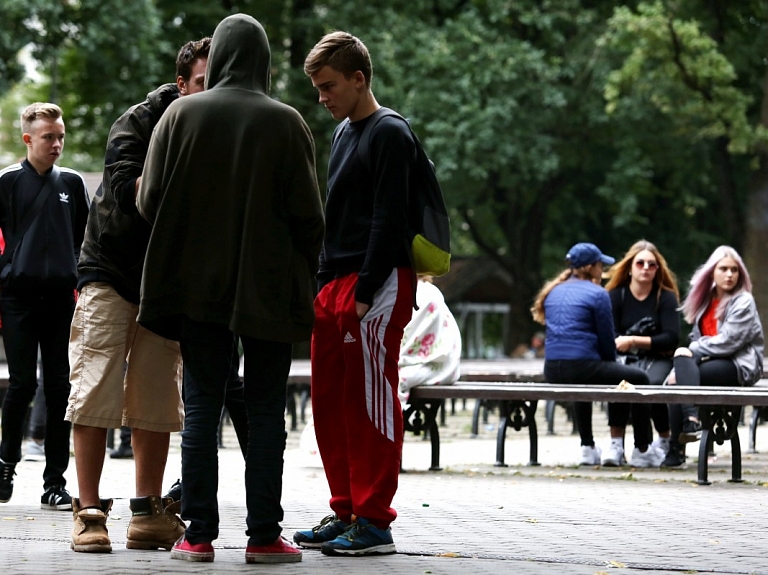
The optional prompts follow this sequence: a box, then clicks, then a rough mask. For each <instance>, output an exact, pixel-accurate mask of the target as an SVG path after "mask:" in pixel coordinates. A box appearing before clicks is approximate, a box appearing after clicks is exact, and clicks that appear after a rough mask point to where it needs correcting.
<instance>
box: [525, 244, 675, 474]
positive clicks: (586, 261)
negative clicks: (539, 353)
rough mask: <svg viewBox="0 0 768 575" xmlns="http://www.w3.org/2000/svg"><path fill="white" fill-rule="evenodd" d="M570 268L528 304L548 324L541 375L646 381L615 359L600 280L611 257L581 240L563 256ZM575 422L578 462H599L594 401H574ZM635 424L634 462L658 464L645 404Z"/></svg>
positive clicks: (607, 305) (612, 381)
mask: <svg viewBox="0 0 768 575" xmlns="http://www.w3.org/2000/svg"><path fill="white" fill-rule="evenodd" d="M566 260H567V262H568V268H567V269H566V270H564V271H563V272H561V273H560V274H559V275H558V276H556V277H555V278H554V279H552V280H550V281H549V282H547V283H546V284H545V285H544V287H543V288H542V289H541V291H540V292H539V294H538V295H537V296H536V301H535V302H534V304H533V307H532V308H531V313H532V314H533V319H534V320H536V321H537V322H539V323H541V324H544V325H546V327H547V332H546V341H545V346H544V377H545V378H546V380H547V381H549V382H551V383H572V384H580V383H592V384H603V385H614V386H615V385H618V384H619V383H620V382H621V381H622V380H626V381H628V382H629V383H631V384H633V385H648V375H647V374H646V373H645V372H644V371H643V370H641V369H637V368H636V367H632V366H628V365H622V364H621V363H618V362H617V361H616V344H615V342H614V338H615V335H614V332H613V317H612V313H611V302H610V299H609V297H608V293H607V292H606V291H605V289H603V287H602V286H601V285H600V280H601V278H602V275H603V265H604V264H605V265H611V264H613V263H614V262H615V260H614V259H613V258H612V257H610V256H606V255H603V254H602V253H601V252H600V250H599V249H598V248H597V246H595V245H594V244H588V243H579V244H576V245H575V246H573V247H572V248H571V249H570V251H569V252H568V255H567V256H566ZM574 407H575V409H574V414H575V419H576V426H577V427H578V429H579V435H580V436H581V459H580V460H579V465H600V462H601V459H600V455H601V453H602V452H601V450H600V448H599V447H597V446H596V445H595V441H594V437H593V436H592V403H590V402H575V404H574ZM644 413H645V419H644V420H643V416H642V414H639V415H638V418H639V420H638V421H637V422H636V423H637V427H636V428H635V451H634V452H633V454H632V459H633V461H632V463H633V465H636V466H637V467H650V466H652V465H655V466H658V465H659V464H660V463H661V460H662V459H663V456H662V457H659V455H658V453H657V450H656V448H651V446H650V443H651V439H652V437H651V433H650V431H651V421H650V415H649V412H648V410H647V409H646V411H645V412H644Z"/></svg>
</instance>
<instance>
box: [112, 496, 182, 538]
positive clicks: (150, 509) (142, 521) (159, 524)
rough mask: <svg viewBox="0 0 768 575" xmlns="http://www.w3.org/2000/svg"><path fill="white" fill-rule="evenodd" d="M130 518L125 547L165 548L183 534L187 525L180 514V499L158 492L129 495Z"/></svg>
mask: <svg viewBox="0 0 768 575" xmlns="http://www.w3.org/2000/svg"><path fill="white" fill-rule="evenodd" d="M130 508H131V512H132V514H133V515H132V517H131V522H130V523H129V524H128V541H127V543H126V544H125V546H126V547H127V548H128V549H160V548H162V549H165V550H166V551H170V550H171V547H173V544H174V543H176V541H178V539H179V538H180V537H181V536H182V535H184V531H185V530H186V527H185V525H184V522H183V521H182V520H181V517H179V515H178V513H179V512H180V511H181V502H180V501H177V502H175V503H174V501H173V499H171V498H169V497H163V498H161V497H160V496H158V495H149V496H147V497H136V498H133V499H131V502H130Z"/></svg>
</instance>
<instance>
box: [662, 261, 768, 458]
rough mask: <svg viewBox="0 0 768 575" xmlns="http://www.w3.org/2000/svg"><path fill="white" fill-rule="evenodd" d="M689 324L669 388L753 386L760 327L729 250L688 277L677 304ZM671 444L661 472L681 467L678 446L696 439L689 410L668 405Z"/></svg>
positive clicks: (743, 272)
mask: <svg viewBox="0 0 768 575" xmlns="http://www.w3.org/2000/svg"><path fill="white" fill-rule="evenodd" d="M682 311H683V317H684V318H685V321H687V322H688V323H690V324H692V325H693V330H692V331H691V344H690V345H689V346H688V347H681V348H678V350H677V351H675V357H674V366H675V367H674V371H673V373H672V374H670V377H669V383H670V384H673V383H678V384H680V385H742V386H743V385H754V384H755V383H756V382H757V381H758V380H759V379H760V378H761V377H762V376H763V345H764V340H763V326H762V324H761V323H760V316H759V315H758V313H757V306H756V305H755V298H753V297H752V282H751V280H750V279H749V272H747V268H746V266H745V265H744V261H743V260H742V259H741V256H740V255H739V254H738V252H737V251H736V250H734V249H733V248H732V247H730V246H720V247H718V248H717V249H716V250H715V251H714V252H712V255H711V256H709V259H708V260H707V262H706V263H705V264H704V265H702V266H701V267H699V269H697V270H696V272H695V273H694V274H693V277H692V278H691V287H690V290H689V291H688V295H687V296H686V298H685V301H683V305H682ZM669 422H670V426H671V427H672V443H671V445H670V451H669V454H668V455H667V458H666V459H665V460H664V466H665V467H677V466H678V465H682V464H683V463H684V462H685V452H684V448H683V445H682V444H684V443H688V442H690V441H695V440H696V439H698V437H699V436H700V435H701V423H699V417H698V411H697V409H696V407H694V406H693V405H670V406H669Z"/></svg>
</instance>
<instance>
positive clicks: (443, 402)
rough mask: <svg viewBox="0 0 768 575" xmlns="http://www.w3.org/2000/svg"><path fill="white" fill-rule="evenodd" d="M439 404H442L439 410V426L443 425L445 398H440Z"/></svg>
mask: <svg viewBox="0 0 768 575" xmlns="http://www.w3.org/2000/svg"><path fill="white" fill-rule="evenodd" d="M440 405H442V406H443V409H441V410H440V427H445V400H444V399H441V400H440Z"/></svg>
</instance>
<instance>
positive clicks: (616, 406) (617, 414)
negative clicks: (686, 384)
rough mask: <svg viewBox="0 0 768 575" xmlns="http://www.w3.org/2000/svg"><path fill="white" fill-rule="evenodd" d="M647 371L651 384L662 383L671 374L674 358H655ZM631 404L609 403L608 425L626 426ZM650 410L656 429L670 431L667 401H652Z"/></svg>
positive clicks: (635, 364) (634, 364)
mask: <svg viewBox="0 0 768 575" xmlns="http://www.w3.org/2000/svg"><path fill="white" fill-rule="evenodd" d="M630 365H633V366H635V367H638V365H639V364H637V363H632V364H630ZM645 371H646V373H647V374H648V380H649V381H650V383H651V385H661V384H663V383H664V380H665V379H666V378H667V375H669V372H670V371H672V358H671V357H670V358H656V359H653V360H651V361H650V366H649V367H648V369H646V370H645ZM630 405H631V404H629V403H609V404H608V425H610V426H611V427H626V426H627V423H628V422H629V413H630V409H631V407H630ZM650 410H651V420H652V421H653V425H654V427H655V428H656V431H658V432H659V433H665V432H667V431H669V410H668V409H667V405H666V404H665V403H652V404H651V405H650ZM633 421H634V420H633ZM633 425H634V424H633ZM651 435H653V434H651Z"/></svg>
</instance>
